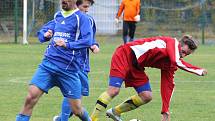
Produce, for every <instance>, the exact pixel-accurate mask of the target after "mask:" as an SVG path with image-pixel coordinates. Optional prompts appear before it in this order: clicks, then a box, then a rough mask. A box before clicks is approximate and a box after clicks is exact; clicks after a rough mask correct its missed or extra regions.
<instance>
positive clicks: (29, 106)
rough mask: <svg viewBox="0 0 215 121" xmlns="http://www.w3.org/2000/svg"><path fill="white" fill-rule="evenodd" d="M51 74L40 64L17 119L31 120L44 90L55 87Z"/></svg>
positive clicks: (20, 120)
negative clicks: (51, 80)
mask: <svg viewBox="0 0 215 121" xmlns="http://www.w3.org/2000/svg"><path fill="white" fill-rule="evenodd" d="M50 79H51V75H50V73H49V72H47V71H46V69H45V68H44V67H42V66H39V67H38V69H37V71H36V73H35V74H34V76H33V78H32V80H31V83H30V86H29V90H28V94H27V97H26V99H25V103H24V106H23V108H22V109H21V111H20V113H19V114H18V115H17V117H16V121H29V120H30V116H31V114H32V110H33V108H34V106H35V105H36V103H37V102H38V100H39V98H40V97H41V96H42V94H43V93H44V92H46V93H47V92H48V90H49V89H50V88H52V87H53V84H52V83H51V82H50Z"/></svg>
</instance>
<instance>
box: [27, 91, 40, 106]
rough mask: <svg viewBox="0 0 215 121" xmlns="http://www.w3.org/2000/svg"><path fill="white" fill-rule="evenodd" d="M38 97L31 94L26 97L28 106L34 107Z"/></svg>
mask: <svg viewBox="0 0 215 121" xmlns="http://www.w3.org/2000/svg"><path fill="white" fill-rule="evenodd" d="M37 100H38V97H37V96H35V95H33V94H32V93H29V94H28V95H27V97H26V104H30V105H33V104H35V103H36V102H37Z"/></svg>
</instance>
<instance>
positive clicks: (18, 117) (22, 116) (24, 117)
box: [16, 114, 31, 121]
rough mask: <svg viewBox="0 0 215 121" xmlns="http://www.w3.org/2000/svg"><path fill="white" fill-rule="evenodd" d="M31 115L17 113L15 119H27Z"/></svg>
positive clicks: (22, 120) (21, 120) (27, 120)
mask: <svg viewBox="0 0 215 121" xmlns="http://www.w3.org/2000/svg"><path fill="white" fill-rule="evenodd" d="M30 117H31V116H27V115H24V114H18V115H17V116H16V121H29V120H30Z"/></svg>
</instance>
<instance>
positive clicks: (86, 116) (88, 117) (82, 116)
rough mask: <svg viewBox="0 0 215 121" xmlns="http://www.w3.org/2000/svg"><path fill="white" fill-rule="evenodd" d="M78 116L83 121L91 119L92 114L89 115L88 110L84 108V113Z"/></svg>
mask: <svg viewBox="0 0 215 121" xmlns="http://www.w3.org/2000/svg"><path fill="white" fill-rule="evenodd" d="M78 117H79V119H81V120H82V121H91V119H90V116H89V114H88V112H87V111H86V110H85V109H83V113H82V115H81V116H78Z"/></svg>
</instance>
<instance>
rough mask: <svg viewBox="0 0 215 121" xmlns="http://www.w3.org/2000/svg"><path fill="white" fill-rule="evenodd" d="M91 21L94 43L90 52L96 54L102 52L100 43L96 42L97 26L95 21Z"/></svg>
mask: <svg viewBox="0 0 215 121" xmlns="http://www.w3.org/2000/svg"><path fill="white" fill-rule="evenodd" d="M90 20H91V23H92V29H93V41H92V43H93V44H92V46H91V47H90V50H91V51H92V52H93V53H95V54H96V53H98V52H99V51H100V49H99V43H98V42H97V41H96V24H95V21H94V20H93V19H90Z"/></svg>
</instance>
